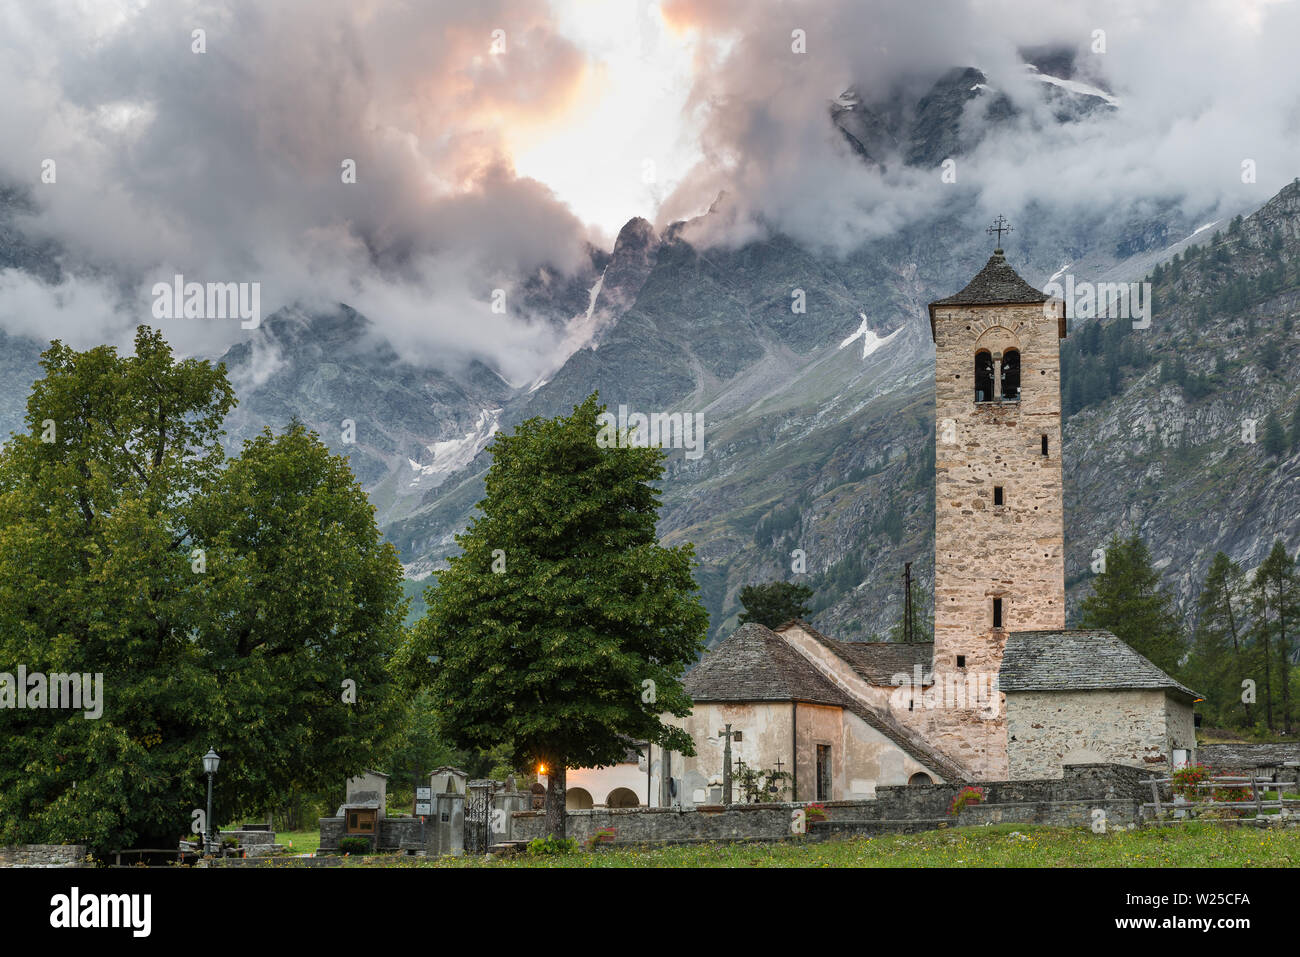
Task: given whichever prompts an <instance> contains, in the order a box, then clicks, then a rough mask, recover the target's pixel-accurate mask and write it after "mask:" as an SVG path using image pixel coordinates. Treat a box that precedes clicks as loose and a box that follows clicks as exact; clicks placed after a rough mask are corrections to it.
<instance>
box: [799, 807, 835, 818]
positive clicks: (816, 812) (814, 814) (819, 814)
mask: <svg viewBox="0 0 1300 957" xmlns="http://www.w3.org/2000/svg"><path fill="white" fill-rule="evenodd" d="M804 813H805V814H806V815H807V816H808V820H809V821H824V820H826V819H827V818H828V817H829V815H828V814H827V813H826V807H825V805H822V804H809V805H808V806H807V807H806V808H804Z"/></svg>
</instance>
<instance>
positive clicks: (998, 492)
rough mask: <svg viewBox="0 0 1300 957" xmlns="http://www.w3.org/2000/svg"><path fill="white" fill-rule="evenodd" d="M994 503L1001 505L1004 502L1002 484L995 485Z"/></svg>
mask: <svg viewBox="0 0 1300 957" xmlns="http://www.w3.org/2000/svg"><path fill="white" fill-rule="evenodd" d="M993 504H994V505H1001V504H1002V486H1001V485H995V486H993Z"/></svg>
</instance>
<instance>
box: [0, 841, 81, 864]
mask: <svg viewBox="0 0 1300 957" xmlns="http://www.w3.org/2000/svg"><path fill="white" fill-rule="evenodd" d="M86 854H87V849H86V845H84V844H22V845H19V846H17V847H0V867H76V866H77V865H78V864H81V863H83V862H84V861H85V859H86Z"/></svg>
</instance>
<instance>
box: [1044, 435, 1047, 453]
mask: <svg viewBox="0 0 1300 957" xmlns="http://www.w3.org/2000/svg"><path fill="white" fill-rule="evenodd" d="M1043 455H1047V436H1046V435H1044V436H1043Z"/></svg>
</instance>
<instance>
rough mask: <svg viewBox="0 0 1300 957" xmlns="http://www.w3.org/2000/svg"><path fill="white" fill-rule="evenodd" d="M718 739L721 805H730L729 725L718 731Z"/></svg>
mask: <svg viewBox="0 0 1300 957" xmlns="http://www.w3.org/2000/svg"><path fill="white" fill-rule="evenodd" d="M718 737H720V738H722V740H723V745H722V803H723V804H730V803H731V725H727V727H726V730H724V731H719V732H718Z"/></svg>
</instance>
